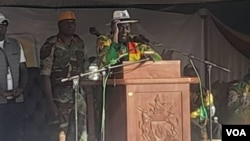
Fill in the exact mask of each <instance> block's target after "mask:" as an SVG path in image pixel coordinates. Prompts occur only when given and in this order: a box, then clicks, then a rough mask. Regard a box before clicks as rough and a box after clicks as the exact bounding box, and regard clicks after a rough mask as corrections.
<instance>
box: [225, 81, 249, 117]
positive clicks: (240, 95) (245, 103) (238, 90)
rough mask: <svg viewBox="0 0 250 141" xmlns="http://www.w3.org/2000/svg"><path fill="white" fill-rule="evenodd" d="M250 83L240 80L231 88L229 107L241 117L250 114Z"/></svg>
mask: <svg viewBox="0 0 250 141" xmlns="http://www.w3.org/2000/svg"><path fill="white" fill-rule="evenodd" d="M249 106H250V83H249V82H247V81H239V82H236V83H234V84H233V85H232V86H231V87H230V88H229V93H228V103H227V107H228V110H229V112H230V113H234V114H235V115H238V116H239V117H246V116H250V107H249Z"/></svg>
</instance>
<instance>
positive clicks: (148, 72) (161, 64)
mask: <svg viewBox="0 0 250 141" xmlns="http://www.w3.org/2000/svg"><path fill="white" fill-rule="evenodd" d="M126 63H129V62H126V61H125V62H123V64H126ZM180 64H181V62H180V60H169V61H146V62H141V63H136V64H131V65H126V66H124V67H123V68H122V73H123V77H122V78H124V79H155V78H160V79H162V78H180V77H181V65H180Z"/></svg>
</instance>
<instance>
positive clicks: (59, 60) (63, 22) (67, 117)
mask: <svg viewBox="0 0 250 141" xmlns="http://www.w3.org/2000/svg"><path fill="white" fill-rule="evenodd" d="M58 28H59V32H58V34H57V35H55V36H51V37H49V38H48V39H47V40H46V42H45V43H44V44H43V46H42V48H41V50H40V60H41V77H42V84H43V92H44V94H45V96H46V97H47V100H48V108H49V109H48V110H49V117H50V120H49V122H50V123H51V125H55V126H56V129H55V132H54V133H51V134H52V135H51V136H52V141H57V140H58V137H59V134H60V135H61V134H62V132H64V133H65V135H66V140H67V141H74V140H75V116H74V115H75V110H74V93H73V83H72V81H67V82H61V79H63V78H67V77H71V76H75V75H78V74H80V73H82V72H84V69H85V68H86V67H87V64H86V63H87V62H88V56H87V53H86V50H85V45H84V42H83V40H82V39H81V38H80V37H79V36H78V35H76V34H75V30H76V16H75V14H74V13H73V12H72V11H62V12H60V13H59V15H58ZM77 102H78V104H79V105H78V123H79V125H78V127H79V129H78V133H77V134H78V138H79V141H87V124H86V100H85V96H84V93H83V92H82V91H81V90H79V97H78V101H77Z"/></svg>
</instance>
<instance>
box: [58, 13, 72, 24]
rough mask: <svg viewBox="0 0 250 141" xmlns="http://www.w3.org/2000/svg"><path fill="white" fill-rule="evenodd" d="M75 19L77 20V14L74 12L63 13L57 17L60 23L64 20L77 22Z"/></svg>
mask: <svg viewBox="0 0 250 141" xmlns="http://www.w3.org/2000/svg"><path fill="white" fill-rule="evenodd" d="M75 19H76V16H75V13H74V12H72V11H62V12H60V13H59V15H58V17H57V21H58V22H60V21H62V20H75Z"/></svg>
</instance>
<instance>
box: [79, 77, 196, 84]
mask: <svg viewBox="0 0 250 141" xmlns="http://www.w3.org/2000/svg"><path fill="white" fill-rule="evenodd" d="M102 83H103V82H102V80H97V81H93V80H86V79H81V81H80V84H81V85H102ZM181 83H198V78H197V77H181V78H167V79H108V81H107V84H108V85H135V84H181Z"/></svg>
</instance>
